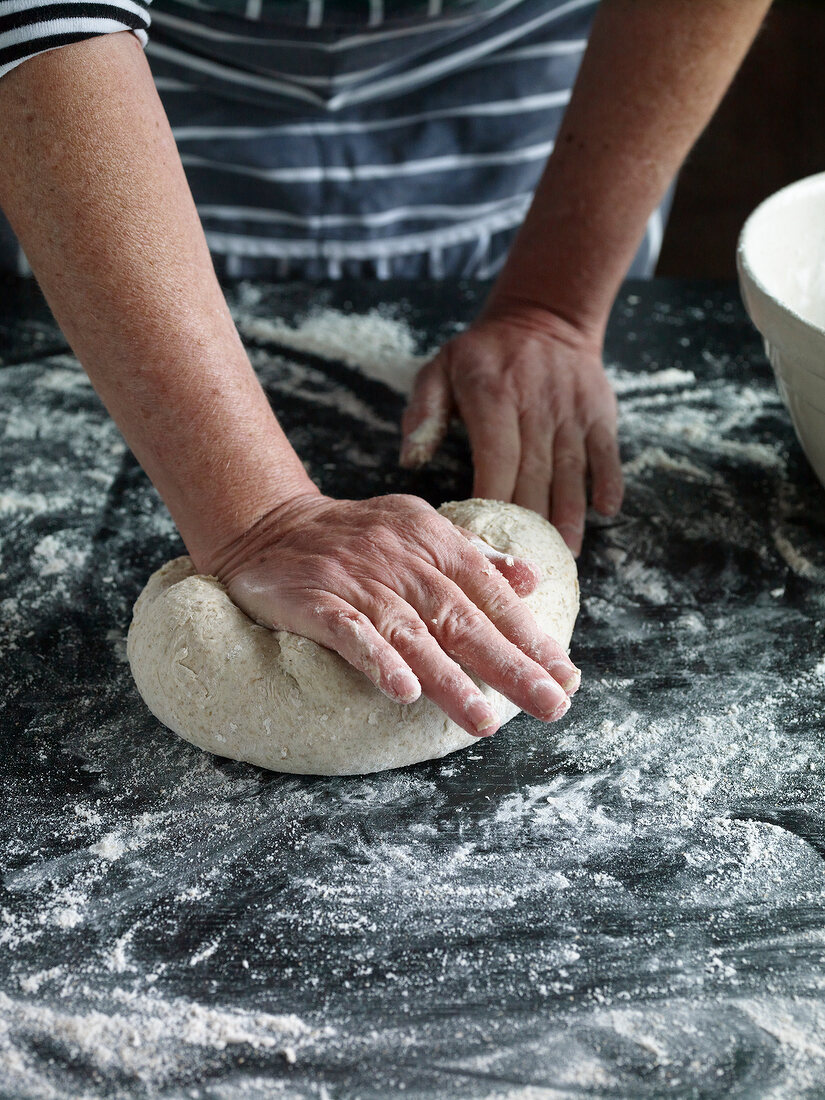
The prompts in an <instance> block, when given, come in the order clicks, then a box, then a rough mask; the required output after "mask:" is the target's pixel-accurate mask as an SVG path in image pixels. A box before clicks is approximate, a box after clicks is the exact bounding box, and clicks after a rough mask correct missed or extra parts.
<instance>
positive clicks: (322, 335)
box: [237, 309, 437, 394]
mask: <svg viewBox="0 0 825 1100" xmlns="http://www.w3.org/2000/svg"><path fill="white" fill-rule="evenodd" d="M237 325H238V331H239V332H240V333H241V335H242V336H243V337H244V338H245V339H246V340H252V341H255V342H263V343H266V344H274V345H276V346H280V347H286V348H291V349H292V350H294V351H303V352H309V353H311V354H312V355H318V356H320V357H321V358H324V359H334V360H337V361H338V362H341V363H346V364H347V366H349V367H355V368H356V369H358V370H360V371H361V372H362V374H364V375H366V377H367V378H372V379H374V380H375V381H378V382H383V383H384V385H386V386H389V387H390V388H391V389H394V390H397V391H398V392H399V393H402V394H408V393H410V391H411V390H412V384H413V381H414V380H415V376H416V374H417V373H418V371H419V370H420V368H421V367H422V366H423V365H424V364H425V363H426V362H427V360H428V359H429V358H430V357H431V356H432V355H433V354H435V350H437V349H434V350H433V351H432V352H430V353H428V354H426V355H419V354H417V351H416V348H417V343H418V341H417V339H416V336H415V334H414V333H413V331H412V330H411V329H410V327H409V326H408V325H407V324H406V323H405V322H404V321H402V320H400V319H398V318H397V317H395V316H393V314H392V313H391V312H390V311H389V310H386V309H385V310H378V309H373V310H371V311H370V312H369V313H366V314H358V313H341V312H340V311H339V310H335V309H323V310H318V311H316V312H313V313H310V314H309V315H308V316H307V317H305V318H304V320H303V321H301V322H300V324H298V325H297V326H296V327H292V326H290V325H287V324H286V323H285V322H283V321H280V320H277V319H273V320H270V319H268V318H263V317H243V316H239V317H238V318H237Z"/></svg>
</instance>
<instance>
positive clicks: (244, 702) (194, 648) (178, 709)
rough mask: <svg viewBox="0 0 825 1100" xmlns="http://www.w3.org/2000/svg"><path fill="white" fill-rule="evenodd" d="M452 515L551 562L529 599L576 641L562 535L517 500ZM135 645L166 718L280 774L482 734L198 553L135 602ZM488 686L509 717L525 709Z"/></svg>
mask: <svg viewBox="0 0 825 1100" xmlns="http://www.w3.org/2000/svg"><path fill="white" fill-rule="evenodd" d="M440 510H441V512H442V514H443V515H445V516H447V518H448V519H450V520H452V522H453V523H456V524H458V525H459V526H461V527H464V528H466V529H468V530H469V531H472V532H474V533H475V534H476V535H478V536H480V537H481V538H482V539H484V540H485V541H486V542H488V543H489V544H490V545H491V546H493V547H494V548H495V549H496V550H500V551H501V552H502V553H505V554H512V555H513V556H515V557H527V558H531V559H532V560H533V561H534V562H535V563H536V564H537V565H538V566H539V567H540V568H541V571H542V574H543V577H542V580H541V583H540V584H539V586H538V588H537V589H536V590H535V592H533V593H531V595H529V596H528V597H526V600H525V602H526V603H527V605H528V606H529V607H530V609H531V610H532V612H533V614H534V615H535V617H536V619H537V621H538V623H539V625H540V626H541V627H542V628H543V629H544V630H546V631H547V633H548V634H550V635H552V636H553V637H554V638H555V639H556V640H557V641H558V642H559V643H560V644H561V645H562V646H564V647H567V645H568V644H569V641H570V635H571V633H572V630H573V623H574V622H575V619H576V614H577V612H578V606H579V586H578V582H577V579H576V565H575V562H574V560H573V557H572V555H571V554H570V551H569V550H568V549H567V547H566V546H565V544H564V542H563V541H562V538H561V536H560V535H559V534H558V532H557V531H556V529H555V528H554V527H552V526H551V525H550V524H549V523H548V522H547V521H546V520H544V519H542V518H541V516H539V515H537V514H536V513H535V512H530V511H527V509H525V508H520V507H519V506H518V505H515V504H502V503H498V502H495V501H488V500H465V501H458V502H453V503H449V504H444V505H443V506H442V507H441V509H440ZM127 653H128V656H129V663H130V665H131V668H132V674H133V675H134V678H135V683H136V684H137V687H138V691H139V692H140V694H141V695H142V696H143V699H144V700H145V702H146V704H147V706H148V707H149V709H150V710H151V711H152V713H153V714H155V715H156V716H157V717H158V718H159V719H160V721H161V722H163V723H164V724H165V725H167V726H168V727H169V728H170V729H172V730H174V731H175V733H177V734H178V735H179V736H180V737H183V738H184V739H185V740H186V741H191V743H192V744H193V745H198V746H199V747H200V748H202V749H206V750H207V751H209V752H213V753H216V754H218V755H219V756H228V757H231V758H232V759H234V760H246V761H248V762H249V763H250V764H257V765H259V766H260V767H263V768H270V769H272V770H273V771H280V772H297V773H300V774H312V775H356V774H365V773H367V772H377V771H383V770H385V769H386V768H402V767H404V766H406V765H407V764H416V763H418V762H420V761H422V760H430V759H434V758H436V757H440V756H446V754H447V753H450V752H455V751H456V750H457V749H463V748H466V747H467V746H468V745H472V744H474V743H475V741H476V739H475V738H474V737H471V736H470V735H469V734H468V733H465V732H464V730H462V729H461V728H460V727H459V726H457V725H456V724H455V722H453V721H451V720H450V719H449V718H447V716H446V715H445V714H444V713H443V711H441V710H440V709H439V708H438V707H437V706H436V705H435V703H431V702H430V701H429V699H425V698H423V697H422V698H420V699H418V700H417V701H416V702H415V703H412V704H410V705H408V706H403V705H401V704H398V703H392V702H391V701H390V700H389V699H387V698H386V697H385V696H384V695H382V694H381V692H379V691H378V689H377V688H375V687H373V685H372V684H371V683H370V682H369V680H367V678H366V677H365V676H364V675H363V674H362V673H360V672H358V671H356V670H355V669H354V668H352V667H351V666H350V665H348V664H347V663H346V661H344V660H343V659H342V658H341V657H339V656H338V654H337V653H333V652H332V651H331V650H329V649H325V648H324V647H323V646H320V645H317V644H316V643H315V642H312V641H310V640H309V639H307V638H301V637H299V636H298V635H297V634H291V633H290V632H289V631H285V630H275V631H273V630H268V629H267V628H266V627H263V626H259V625H258V624H257V623H254V622H253V621H252V620H251V619H250V618H248V616H247V615H245V614H244V612H243V611H241V610H240V608H238V607H237V606H236V605H235V604H234V603H233V602H232V600H231V599H230V598H229V596H228V595H227V593H226V591H225V589H224V587H223V585H221V583H220V582H219V581H218V580H216V579H215V578H214V577H204V576H199V575H198V574H196V573H195V570H194V567H193V565H192V562H191V561H190V559H189V558H187V557H183V558H176V559H175V560H174V561H171V562H169V563H168V564H167V565H164V566H163V567H162V568H161V569H159V570H158V571H157V572H156V573H154V574H153V575H152V577H151V578H150V579H149V582H148V583H147V585H146V587H145V588H144V590H143V592H142V593H141V594H140V596H139V597H138V600H137V603H136V604H135V608H134V618H133V619H132V624H131V626H130V628H129V637H128V643H127ZM480 686H481V689H482V691H483V692H484V695H485V696H486V697H487V699H489V700H490V702H491V703H492V704H493V706H494V707H495V708H496V709H497V711H498V713H499V715H500V716H501V718H502V721H508V720H509V719H510V718H512V717H513V716H514V715H515V714H517V713H518V707H516V706H514V704H513V703H511V702H509V701H508V700H507V699H505V698H504V697H503V696H502V695H499V694H498V692H496V691H493V689H492V688H490V687H487V685H480Z"/></svg>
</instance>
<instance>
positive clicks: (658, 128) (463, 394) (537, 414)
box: [402, 0, 770, 552]
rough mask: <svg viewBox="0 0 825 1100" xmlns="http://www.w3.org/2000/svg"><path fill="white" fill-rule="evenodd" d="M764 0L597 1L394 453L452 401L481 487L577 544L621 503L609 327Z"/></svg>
mask: <svg viewBox="0 0 825 1100" xmlns="http://www.w3.org/2000/svg"><path fill="white" fill-rule="evenodd" d="M769 6H770V2H769V0H602V3H601V4H600V6H599V10H598V14H597V16H596V20H595V24H594V27H593V32H592V36H591V39H590V43H589V45H588V49H587V52H586V54H585V58H584V61H583V63H582V68H581V71H580V73H579V77H578V79H577V82H576V87H575V89H574V92H573V96H572V99H571V102H570V105H569V107H568V110H567V112H566V114H565V118H564V121H563V124H562V127H561V130H560V133H559V135H558V139H557V142H556V146H555V149H554V151H553V153H552V155H551V156H550V158H549V161H548V163H547V166H546V169H545V171H544V174H543V176H542V179H541V182H540V183H539V186H538V188H537V191H536V194H535V196H534V200H533V203H532V205H531V208H530V210H529V212H528V214H527V217H526V219H525V222H524V225H523V227H522V229H521V231H520V233H519V235H518V237H517V239H516V241H515V243H514V245H513V247H512V249H511V252H510V255H509V257H508V260H507V263H506V265H505V267H504V269H503V270H502V272H501V275H500V276H499V278H498V280H497V281H496V284H495V286H494V288H493V291H492V293H491V295H490V297H489V299H488V301H487V303H486V305H485V309H484V311H483V312H482V315H481V317H480V318H479V320H478V321H477V322H476V324H475V325H473V326H472V327H471V328H470V329H469V330H468V332H466V333H464V334H462V335H461V336H458V337H457V338H456V339H455V340H453V341H451V342H450V343H449V344H448V345H447V346H446V347H445V348H444V349H443V350H442V351H441V353H440V354H439V355H438V356H437V357H436V358H435V359H434V360H433V361H432V362H431V363H429V364H428V365H427V366H426V367H425V368H424V369H423V370H422V372H421V374H420V375H419V378H418V381H417V384H416V389H415V392H414V394H413V398H412V401H411V403H410V407H409V409H408V410H407V413H406V416H405V420H404V435H405V444H404V447H403V449H402V462H405V463H406V464H408V465H416V464H418V463H420V462H424V461H427V460H428V459H429V458H430V457H431V456H432V454H434V452H435V450H436V449H437V447H438V445H439V443H440V441H441V438H442V436H443V433H444V430H445V429H446V425H447V421H448V419H449V415H450V412H451V411H455V410H457V411H458V413H459V414H460V415H461V417H462V419H463V420H464V421H465V423H466V425H467V430H468V433H469V436H470V442H471V444H472V448H473V462H474V466H475V486H474V492H475V494H476V495H478V496H489V497H494V498H500V499H504V500H514V501H515V502H516V503H517V504H523V505H525V506H527V507H530V508H534V509H535V510H536V511H538V512H541V513H542V514H544V515H549V516H550V518H551V519H552V521H553V523H554V524H555V525H556V526H557V527H558V528H559V530H560V531H561V532H562V534H563V535H564V537H565V539H566V540H567V542H568V544H569V545H570V546H571V547H572V548H573V550H574V551H576V552H577V551H578V549H579V547H580V546H581V541H582V535H583V529H584V515H585V507H586V478H587V475H588V474H589V475H590V479H591V482H592V499H593V504H594V505H595V507H596V508H597V509H598V510H599V511H601V512H604V513H605V514H613V513H614V512H616V511H617V510H618V508H619V506H620V504H621V499H622V476H621V466H620V463H619V453H618V445H617V441H616V402H615V398H614V396H613V394H612V392H611V389H610V386H609V384H608V382H607V379H606V376H605V374H604V369H603V366H602V340H603V337H604V330H605V327H606V324H607V318H608V314H609V312H610V307H611V305H612V302H613V299H614V297H615V295H616V292H617V290H618V287H619V284H620V282H621V280H622V278H623V277H624V274H625V272H626V271H627V269H628V267H629V265H630V262H631V260H632V258H633V255H634V253H635V251H636V249H637V247H638V245H639V242H640V241H641V239H642V236H643V234H644V230H645V225H646V223H647V219H648V218H649V217H650V215H651V213H652V211H653V210H654V209H655V207H656V205H657V204H658V202H659V201H660V200H661V198H662V196H663V194H664V192H665V191H666V189H667V186H668V184H669V183H670V181H671V179H672V178H673V176H674V174H675V172H676V171H677V169H678V167H679V165H680V164H681V162H682V160H683V159H684V157H685V155H686V154H687V152H688V150H689V149H690V147H691V145H692V144H693V142H694V141H695V140H696V138H697V136H698V135H699V133H700V132H701V130H702V128H703V127H704V126H705V124H706V123H707V121H708V120H709V118H710V117H711V114H712V113H713V111H714V109H715V108H716V105H717V104H718V102H719V100H720V99H721V97H722V95H723V93H724V91H725V89H726V88H727V86H728V84H729V82H730V80H731V78H732V77H733V74H734V73H735V71H736V69H737V67H738V66H739V64H740V62H741V60H742V58H743V56H744V54H745V52H746V51H747V49H748V46H749V45H750V42H751V41H752V39H753V37H754V35H755V34H756V31H757V29H758V27H759V25H760V23H761V20H762V18H763V17H764V15H765V12H766V11H767V9H768V7H769Z"/></svg>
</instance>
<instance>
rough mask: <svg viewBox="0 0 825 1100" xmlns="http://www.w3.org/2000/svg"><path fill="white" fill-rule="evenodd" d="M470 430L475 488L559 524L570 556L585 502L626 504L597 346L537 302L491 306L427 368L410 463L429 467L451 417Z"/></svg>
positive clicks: (406, 460) (408, 450)
mask: <svg viewBox="0 0 825 1100" xmlns="http://www.w3.org/2000/svg"><path fill="white" fill-rule="evenodd" d="M454 411H457V412H458V414H459V415H460V416H461V419H462V420H463V421H464V423H465V425H466V427H467V433H468V435H469V437H470V446H471V447H472V452H473V466H474V468H475V481H474V484H473V495H474V496H478V497H489V498H492V499H494V500H504V501H514V502H515V503H516V504H521V505H523V506H524V507H525V508H532V509H533V511H535V512H538V513H540V514H541V515H542V516H544V517H545V518H548V519H550V520H551V521H552V523H553V524H554V526H555V527H557V528H558V530H559V532H560V533H561V535H562V537H563V538H564V541H565V542H566V543H567V545H568V546H569V547H570V549H571V550H572V551H573V553H574V554H578V553H579V551H580V550H581V544H582V537H583V534H584V516H585V511H586V507H587V490H586V481H587V475H588V472H589V474H590V480H591V484H592V499H593V506H594V507H595V508H596V509H597V511H599V512H602V513H604V514H605V515H615V513H616V512H617V511H618V510H619V508H620V506H621V502H622V492H623V488H622V470H621V463H620V461H619V448H618V443H617V439H616V399H615V397H614V395H613V391H612V389H611V386H610V383H609V382H608V380H607V376H606V375H605V372H604V366H603V363H602V354H601V346H600V341H599V340H598V339H594V338H592V337H586V336H585V335H584V334H582V333H581V332H579V331H578V330H577V329H576V328H574V327H573V326H572V325H571V324H569V323H568V322H567V321H564V320H562V319H561V318H560V317H557V316H555V315H553V314H551V313H549V312H548V311H547V310H546V309H542V308H540V307H538V306H534V305H531V304H529V303H521V302H508V303H496V302H492V303H491V304H490V306H488V307H487V308H485V310H484V312H483V313H482V315H481V317H480V318H479V320H478V321H476V322H475V324H473V325H472V326H471V327H470V328H469V329H468V330H467V331H466V332H464V333H462V334H461V335H459V336H457V337H455V339H453V340H451V341H450V342H449V343H448V344H446V345H445V346H444V347H443V348H442V349H441V351H440V352H439V353H438V355H436V357H435V358H434V359H432V360H431V361H430V362H429V363H428V364H427V365H426V366H424V367H423V368H422V369H421V371H420V372H419V375H418V378H417V379H416V383H415V387H414V390H413V394H412V398H411V400H410V404H409V406H408V408H407V411H406V413H405V414H404V422H403V431H404V442H403V444H402V448H401V464H402V465H403V466H408V467H411V466H419V465H421V464H423V463H424V462H428V461H429V460H430V459H431V458H432V456H433V455H434V454H435V452H436V450H437V449H438V447H439V445H440V443H441V441H442V439H443V438H444V434H445V432H446V430H447V426H448V423H449V419H450V416H451V414H452V413H453V412H454Z"/></svg>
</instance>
